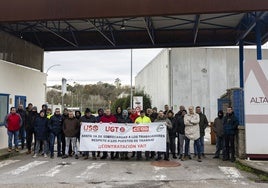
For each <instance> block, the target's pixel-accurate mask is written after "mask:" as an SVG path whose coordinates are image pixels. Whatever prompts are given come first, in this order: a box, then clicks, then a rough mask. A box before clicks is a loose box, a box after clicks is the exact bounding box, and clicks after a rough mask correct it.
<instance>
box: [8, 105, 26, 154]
mask: <svg viewBox="0 0 268 188" xmlns="http://www.w3.org/2000/svg"><path fill="white" fill-rule="evenodd" d="M4 124H5V127H6V128H7V134H8V152H11V151H12V139H13V137H14V144H15V150H16V152H18V151H19V149H18V136H19V129H20V127H21V125H22V119H21V117H20V115H19V114H18V113H16V108H15V107H11V108H10V113H9V114H7V115H6V117H5V121H4Z"/></svg>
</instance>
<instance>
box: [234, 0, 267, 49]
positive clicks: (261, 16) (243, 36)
mask: <svg viewBox="0 0 268 188" xmlns="http://www.w3.org/2000/svg"><path fill="white" fill-rule="evenodd" d="M267 2H268V1H267ZM266 14H267V12H261V13H259V14H258V15H256V17H255V19H254V20H253V21H252V22H251V23H250V24H249V25H248V27H247V29H246V30H245V31H244V32H243V33H242V34H241V35H240V36H239V37H238V39H237V41H236V45H238V44H239V41H240V40H244V39H245V38H246V36H247V35H248V34H249V33H250V32H251V31H252V29H253V28H254V27H255V26H256V23H257V22H258V21H259V20H261V19H262V18H263V17H264V16H265V15H266Z"/></svg>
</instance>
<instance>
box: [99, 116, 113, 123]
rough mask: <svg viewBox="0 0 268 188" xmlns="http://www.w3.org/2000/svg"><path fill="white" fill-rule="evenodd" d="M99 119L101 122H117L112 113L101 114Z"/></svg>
mask: <svg viewBox="0 0 268 188" xmlns="http://www.w3.org/2000/svg"><path fill="white" fill-rule="evenodd" d="M100 121H101V122H102V123H116V122H117V119H116V117H115V116H114V115H109V116H107V115H103V116H102V117H101V118H100Z"/></svg>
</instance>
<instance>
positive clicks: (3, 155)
mask: <svg viewBox="0 0 268 188" xmlns="http://www.w3.org/2000/svg"><path fill="white" fill-rule="evenodd" d="M5 151H7V148H6V149H3V150H2V151H0V160H5V159H8V158H11V157H15V156H19V155H23V154H25V153H26V152H27V150H21V151H19V152H16V151H12V152H5Z"/></svg>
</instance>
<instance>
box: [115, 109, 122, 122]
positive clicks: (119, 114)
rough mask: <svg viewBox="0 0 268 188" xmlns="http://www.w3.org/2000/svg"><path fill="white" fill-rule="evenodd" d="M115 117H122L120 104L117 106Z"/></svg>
mask: <svg viewBox="0 0 268 188" xmlns="http://www.w3.org/2000/svg"><path fill="white" fill-rule="evenodd" d="M119 108H120V109H121V112H119V110H118V109H119ZM115 117H116V119H117V120H118V119H120V118H121V117H122V108H121V107H120V106H118V107H117V108H116V113H115Z"/></svg>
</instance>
